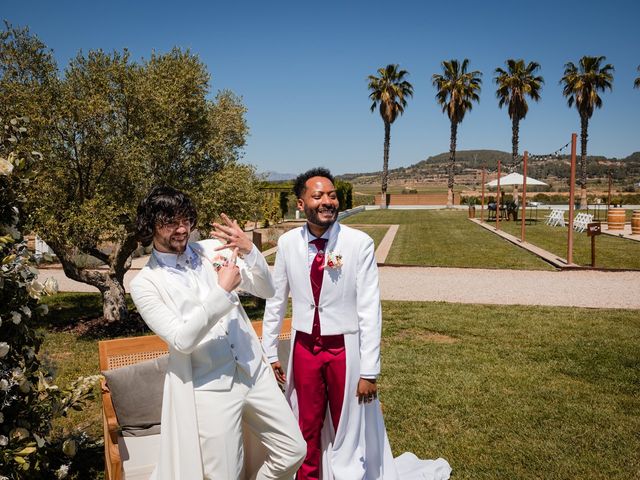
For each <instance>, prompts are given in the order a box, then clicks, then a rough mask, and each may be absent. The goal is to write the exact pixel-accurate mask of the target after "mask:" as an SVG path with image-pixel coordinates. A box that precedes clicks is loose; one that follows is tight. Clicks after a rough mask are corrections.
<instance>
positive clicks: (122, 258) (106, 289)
mask: <svg viewBox="0 0 640 480" xmlns="http://www.w3.org/2000/svg"><path fill="white" fill-rule="evenodd" d="M44 238H45V241H47V239H46V237H44ZM49 242H51V243H49ZM47 243H48V244H49V246H50V247H51V248H52V249H53V251H54V253H55V254H56V256H57V257H58V259H59V260H60V263H62V268H63V270H64V273H65V275H66V276H67V277H68V278H70V279H72V280H75V281H77V282H82V283H87V284H89V285H92V286H94V287H96V288H97V289H98V290H99V291H100V293H101V294H102V301H103V305H102V311H103V315H104V318H105V320H107V321H108V322H121V321H126V320H127V319H128V318H129V310H128V309H127V303H126V297H125V290H124V274H125V273H126V272H127V270H129V267H130V266H131V254H132V253H133V251H134V250H135V249H136V247H137V245H138V242H137V240H136V237H135V235H134V233H133V232H130V233H129V234H128V235H127V237H126V238H125V240H124V241H123V242H122V243H121V244H115V249H114V251H113V252H112V254H111V255H107V254H106V253H104V252H102V251H100V250H99V249H98V248H95V247H94V248H90V249H88V251H82V253H86V254H89V255H92V256H94V257H96V258H98V259H99V260H101V261H102V262H104V263H105V264H106V265H107V266H108V267H109V269H108V270H91V269H88V268H81V267H78V265H76V264H75V262H74V258H73V256H72V255H71V254H70V252H71V251H73V250H74V249H73V248H72V246H70V245H63V244H59V243H56V242H55V241H52V240H48V241H47Z"/></svg>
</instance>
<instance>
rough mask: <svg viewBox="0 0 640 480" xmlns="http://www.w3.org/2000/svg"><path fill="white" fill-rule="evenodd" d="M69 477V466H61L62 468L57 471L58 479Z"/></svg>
mask: <svg viewBox="0 0 640 480" xmlns="http://www.w3.org/2000/svg"><path fill="white" fill-rule="evenodd" d="M67 475H69V465H60V468H59V469H58V470H56V477H57V478H60V479H62V478H67Z"/></svg>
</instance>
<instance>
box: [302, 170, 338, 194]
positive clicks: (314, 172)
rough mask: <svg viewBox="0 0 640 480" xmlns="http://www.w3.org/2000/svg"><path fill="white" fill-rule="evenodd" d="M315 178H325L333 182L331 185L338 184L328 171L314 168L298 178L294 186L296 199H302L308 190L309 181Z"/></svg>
mask: <svg viewBox="0 0 640 480" xmlns="http://www.w3.org/2000/svg"><path fill="white" fill-rule="evenodd" d="M313 177H324V178H327V179H329V180H331V183H334V184H335V183H336V182H335V180H334V177H333V175H331V172H330V171H329V170H328V169H326V168H322V167H319V168H312V169H311V170H307V171H306V172H304V173H301V174H300V175H298V176H297V177H296V179H295V182H294V184H293V193H295V194H296V198H301V197H302V195H304V191H305V190H306V189H307V180H309V179H310V178H313Z"/></svg>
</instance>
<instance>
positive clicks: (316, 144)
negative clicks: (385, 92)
mask: <svg viewBox="0 0 640 480" xmlns="http://www.w3.org/2000/svg"><path fill="white" fill-rule="evenodd" d="M430 3H431V2H425V1H422V2H420V1H415V2H403V1H400V0H398V1H396V2H389V1H386V2H379V1H373V0H371V1H366V2H361V1H351V2H349V1H342V2H334V1H324V2H305V1H303V0H298V1H292V2H290V1H271V2H265V1H264V0H262V1H255V2H254V1H237V2H218V1H214V0H209V1H206V2H205V1H202V2H190V1H183V2H165V1H155V2H148V1H137V2H125V1H120V0H117V1H110V2H100V3H98V2H88V1H86V0H85V1H83V2H80V1H74V2H72V1H62V0H61V1H56V2H52V1H44V0H43V1H39V2H35V1H31V0H20V1H19V2H18V1H13V2H3V6H2V10H0V17H1V18H3V19H6V20H8V21H9V22H11V23H13V24H14V25H17V26H25V25H26V26H29V28H30V29H31V31H32V32H33V33H35V34H36V35H38V36H39V37H40V39H41V40H43V41H44V42H45V43H46V44H47V45H48V46H49V47H50V48H51V49H53V51H54V54H55V56H56V59H57V61H58V63H59V65H60V66H65V65H66V64H67V62H68V61H69V59H70V58H71V57H73V56H74V55H75V54H76V53H77V52H78V50H80V49H82V50H83V51H85V52H86V51H88V50H90V49H97V48H102V49H104V50H114V49H115V50H121V49H123V48H128V49H129V50H130V51H131V52H132V56H133V57H134V58H141V57H148V56H149V54H150V53H151V52H152V51H153V50H155V51H157V52H165V51H167V50H169V49H171V48H172V47H173V46H179V47H183V48H189V49H190V50H191V51H192V52H194V53H196V54H198V55H199V56H200V58H201V60H202V61H203V62H204V63H205V64H206V65H207V66H208V68H209V72H210V73H211V75H212V92H211V95H212V97H213V96H214V95H215V92H216V91H217V90H219V89H231V90H233V91H234V92H235V93H236V94H238V95H240V96H242V98H243V101H244V103H245V105H246V106H247V108H248V114H247V120H248V123H249V127H250V130H251V133H250V136H249V137H248V142H247V147H246V149H245V152H244V161H246V162H248V163H252V164H254V165H256V167H257V168H258V170H259V171H266V170H274V171H278V172H286V173H299V172H301V171H303V170H305V169H307V168H311V167H314V166H318V165H323V166H326V167H329V168H331V169H332V170H333V171H334V173H347V172H364V171H373V170H379V169H380V168H381V166H382V149H383V125H382V121H381V119H380V116H379V114H378V113H377V112H376V113H374V114H372V113H371V112H370V110H369V106H370V101H369V99H368V91H367V80H366V78H367V76H368V75H369V74H373V73H375V72H376V70H377V69H378V68H380V67H383V66H385V65H387V64H388V63H398V64H400V66H401V67H402V68H404V69H406V70H408V71H409V73H410V76H409V81H410V82H411V83H412V84H413V86H414V90H415V94H414V97H413V99H411V100H410V103H409V105H408V107H407V110H406V113H405V115H404V116H402V117H400V118H399V119H398V120H397V121H396V122H395V123H394V124H393V126H392V130H391V153H390V167H391V168H394V167H399V166H408V165H411V164H413V163H416V162H418V161H420V160H423V159H425V158H427V157H429V156H431V155H435V154H438V153H441V152H444V151H448V149H449V121H448V119H447V118H446V116H445V115H444V114H442V113H441V111H440V109H439V107H438V106H437V105H436V103H435V99H434V95H435V90H434V88H433V86H432V84H431V75H432V74H434V73H438V72H439V71H440V62H441V61H442V60H445V59H451V58H460V59H462V58H465V57H466V58H469V60H470V66H471V68H473V69H477V70H480V71H482V72H483V73H484V76H483V90H482V93H481V101H480V104H479V105H477V106H475V107H474V109H473V111H472V112H471V113H469V114H468V116H467V117H466V118H465V120H464V121H463V123H462V124H461V126H460V128H459V130H458V149H459V150H465V149H499V150H504V151H510V150H511V126H510V120H509V118H508V115H507V112H506V110H504V109H503V110H500V109H499V108H498V105H497V101H496V99H495V84H494V83H493V77H494V73H493V71H494V70H495V68H496V67H498V66H504V61H505V60H506V59H507V58H524V59H525V60H526V61H531V60H534V61H537V62H538V63H540V64H541V66H542V69H541V71H540V74H541V75H542V76H543V77H544V78H545V86H544V89H543V90H542V99H541V101H540V102H539V103H537V104H530V109H529V114H528V116H527V118H526V119H525V120H524V121H523V122H522V123H521V126H520V150H521V153H522V151H523V150H525V149H526V150H529V151H530V152H532V153H536V154H544V153H548V152H552V151H554V150H556V149H557V148H559V147H561V146H563V145H564V144H565V143H567V141H568V140H569V139H570V136H571V133H572V132H578V133H579V118H578V114H577V112H576V111H575V109H569V108H568V107H567V106H566V101H565V99H564V98H563V97H562V89H561V87H560V86H559V84H558V81H559V79H560V77H561V76H562V73H563V66H564V64H565V63H566V62H567V61H573V62H575V63H577V62H578V60H579V58H580V57H581V56H582V55H605V56H606V57H607V61H608V62H610V63H612V64H613V65H614V66H615V69H616V72H615V79H614V88H613V92H607V93H605V94H604V95H603V100H604V107H603V109H602V110H599V111H596V112H595V114H594V116H593V117H592V120H591V123H590V130H589V153H590V154H598V155H607V156H611V157H625V156H627V155H629V154H631V153H632V152H634V151H638V150H640V128H639V124H640V122H639V121H640V90H638V89H635V90H634V89H633V88H632V85H633V79H634V78H635V76H637V75H638V72H637V70H636V68H637V66H638V65H639V64H640V48H639V47H640V41H639V40H638V38H639V37H638V35H637V19H638V18H640V2H637V1H635V0H626V1H620V0H610V1H609V2H597V3H596V2H594V1H592V0H583V1H580V2H577V1H563V0H556V1H547V0H541V1H538V2H497V1H485V2H477V1H474V2H471V1H467V0H461V1H457V2H438V4H437V5H432V4H430Z"/></svg>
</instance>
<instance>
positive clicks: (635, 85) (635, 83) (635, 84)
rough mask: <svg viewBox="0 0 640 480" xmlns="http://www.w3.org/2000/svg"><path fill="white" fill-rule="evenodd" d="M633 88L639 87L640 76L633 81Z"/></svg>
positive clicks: (639, 68)
mask: <svg viewBox="0 0 640 480" xmlns="http://www.w3.org/2000/svg"><path fill="white" fill-rule="evenodd" d="M638 72H640V65H638ZM633 88H640V77H638V78H636V79H635V80H634V81H633Z"/></svg>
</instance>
